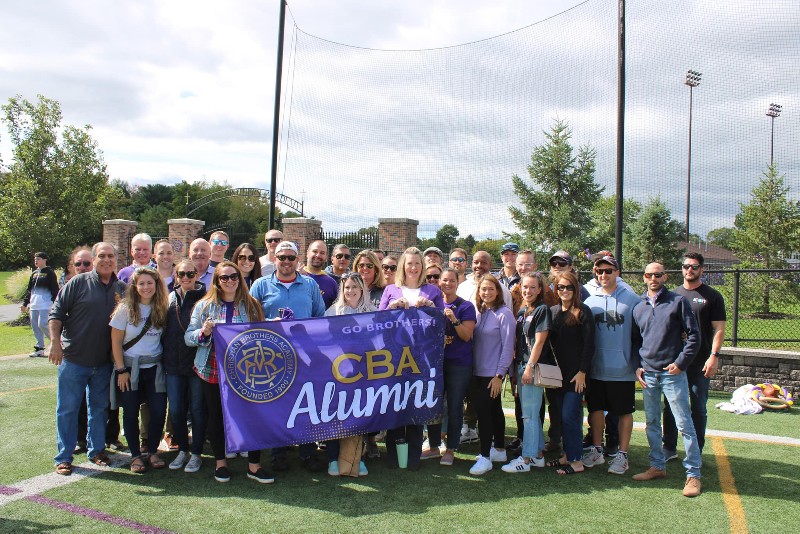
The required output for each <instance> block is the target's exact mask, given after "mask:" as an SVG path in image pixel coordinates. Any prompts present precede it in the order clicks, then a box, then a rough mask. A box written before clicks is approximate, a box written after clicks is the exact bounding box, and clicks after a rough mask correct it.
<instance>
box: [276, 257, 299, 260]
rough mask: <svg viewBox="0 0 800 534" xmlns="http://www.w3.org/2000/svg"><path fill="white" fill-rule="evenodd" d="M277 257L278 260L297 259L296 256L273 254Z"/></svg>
mask: <svg viewBox="0 0 800 534" xmlns="http://www.w3.org/2000/svg"><path fill="white" fill-rule="evenodd" d="M275 257H276V258H278V261H294V260H296V259H297V256H275Z"/></svg>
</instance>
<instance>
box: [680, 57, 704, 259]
mask: <svg viewBox="0 0 800 534" xmlns="http://www.w3.org/2000/svg"><path fill="white" fill-rule="evenodd" d="M701 76H703V74H702V73H700V72H697V71H696V70H691V69H690V70H688V71H687V72H686V81H685V82H684V83H685V84H686V85H688V86H689V163H688V166H687V171H686V246H687V247H688V246H689V204H690V202H691V198H692V89H694V88H695V87H697V86H698V85H700V77H701Z"/></svg>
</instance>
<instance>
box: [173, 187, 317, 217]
mask: <svg viewBox="0 0 800 534" xmlns="http://www.w3.org/2000/svg"><path fill="white" fill-rule="evenodd" d="M230 197H257V198H260V199H261V200H263V201H264V202H269V190H268V189H260V188H257V187H232V188H230V189H223V190H221V191H215V192H214V193H211V194H210V195H206V196H204V197H202V198H199V199H197V200H195V201H194V202H192V203H191V204H187V205H186V216H187V217H188V216H189V215H191V214H192V213H194V212H195V211H197V210H198V209H200V208H202V207H203V206H207V205H208V204H211V203H213V202H217V201H218V200H222V199H224V198H230ZM275 200H276V201H277V202H280V203H281V204H283V205H284V206H286V207H287V208H289V209H291V210H292V211H294V212H296V213H299V214H300V215H303V202H302V201H300V200H296V199H294V198H291V197H287V196H286V195H284V194H283V193H275Z"/></svg>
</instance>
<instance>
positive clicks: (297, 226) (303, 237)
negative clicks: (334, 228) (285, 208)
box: [283, 217, 322, 262]
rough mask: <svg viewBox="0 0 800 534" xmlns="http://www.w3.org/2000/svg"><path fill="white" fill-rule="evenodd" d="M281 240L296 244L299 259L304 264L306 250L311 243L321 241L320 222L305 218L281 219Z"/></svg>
mask: <svg viewBox="0 0 800 534" xmlns="http://www.w3.org/2000/svg"><path fill="white" fill-rule="evenodd" d="M283 238H284V239H285V240H286V241H294V242H295V243H297V250H298V251H300V258H301V260H302V261H303V262H305V258H306V249H308V245H310V244H311V242H312V241H316V240H317V239H322V221H319V220H317V219H308V218H306V217H291V218H289V219H283Z"/></svg>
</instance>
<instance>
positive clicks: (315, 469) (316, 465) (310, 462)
mask: <svg viewBox="0 0 800 534" xmlns="http://www.w3.org/2000/svg"><path fill="white" fill-rule="evenodd" d="M303 467H305V469H306V471H308V472H309V473H319V472H320V471H322V470H323V469H324V468H325V466H324V465H323V464H322V462H320V461H319V458H317V457H316V456H309V457H308V458H303Z"/></svg>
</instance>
